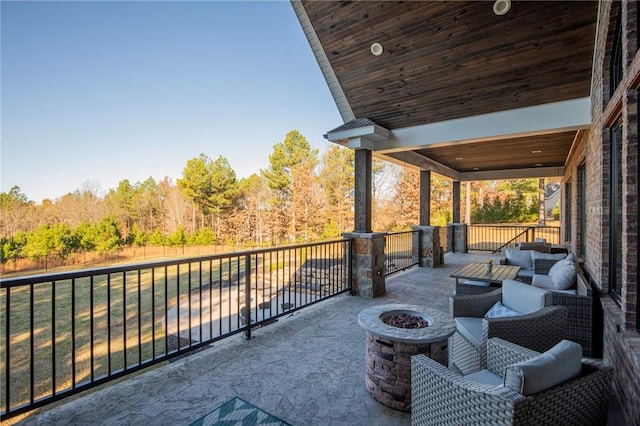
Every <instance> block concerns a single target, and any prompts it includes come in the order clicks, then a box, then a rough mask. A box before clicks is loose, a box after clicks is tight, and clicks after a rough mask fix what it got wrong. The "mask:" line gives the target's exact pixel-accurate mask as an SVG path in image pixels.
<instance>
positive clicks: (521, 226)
mask: <svg viewBox="0 0 640 426" xmlns="http://www.w3.org/2000/svg"><path fill="white" fill-rule="evenodd" d="M469 226H470V227H471V226H474V227H478V228H526V229H530V228H549V229H560V227H559V226H549V225H518V224H514V225H507V224H500V225H491V224H485V223H473V224H471V225H469Z"/></svg>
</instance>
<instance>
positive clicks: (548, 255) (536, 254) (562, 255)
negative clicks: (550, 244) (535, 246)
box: [531, 251, 567, 260]
mask: <svg viewBox="0 0 640 426" xmlns="http://www.w3.org/2000/svg"><path fill="white" fill-rule="evenodd" d="M566 257H567V254H566V253H540V252H539V251H534V252H532V253H531V258H532V259H533V260H536V259H544V260H562V259H564V258H566Z"/></svg>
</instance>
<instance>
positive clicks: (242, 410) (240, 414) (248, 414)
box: [191, 396, 291, 426]
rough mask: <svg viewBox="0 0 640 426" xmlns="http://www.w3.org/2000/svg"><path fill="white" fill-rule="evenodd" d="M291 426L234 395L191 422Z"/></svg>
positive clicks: (220, 425) (217, 425)
mask: <svg viewBox="0 0 640 426" xmlns="http://www.w3.org/2000/svg"><path fill="white" fill-rule="evenodd" d="M223 425H224V426H235V425H238V426H240V425H242V426H253V425H271V426H291V424H289V423H287V422H285V421H283V420H281V419H279V418H277V417H276V416H272V415H271V414H269V413H267V412H266V411H264V410H261V409H260V408H258V407H256V406H255V405H253V404H251V403H249V402H247V401H245V400H244V399H242V398H239V397H237V396H236V397H234V398H231V399H230V400H228V401H227V402H225V403H224V404H222V405H221V406H219V407H218V408H216V409H215V410H213V411H212V412H210V413H209V414H207V415H206V416H204V417H201V418H199V419H198V420H196V421H195V422H193V423H191V426H223Z"/></svg>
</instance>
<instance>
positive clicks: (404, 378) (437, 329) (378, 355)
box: [358, 304, 456, 411]
mask: <svg viewBox="0 0 640 426" xmlns="http://www.w3.org/2000/svg"><path fill="white" fill-rule="evenodd" d="M402 314H405V315H409V316H417V317H421V318H422V319H424V320H425V321H426V322H427V324H428V326H427V327H423V328H398V327H394V326H391V325H388V324H385V322H384V321H383V319H384V318H387V317H389V316H397V315H402ZM358 323H359V324H360V326H361V327H362V328H364V329H365V331H366V333H367V336H366V342H367V343H366V345H367V347H366V355H365V362H366V364H367V365H366V373H365V385H366V387H367V390H368V391H369V393H370V394H371V396H372V397H373V398H374V399H375V400H376V401H378V402H380V403H381V404H384V405H386V406H387V407H389V408H393V409H396V410H400V411H411V357H412V356H413V355H417V354H425V355H427V356H428V357H430V358H432V359H434V360H436V361H438V362H439V363H441V364H442V365H445V366H446V365H447V363H448V358H449V352H448V339H449V337H450V336H451V335H452V334H453V333H454V332H455V331H456V326H455V323H454V322H453V320H452V319H451V318H450V317H449V316H448V315H445V314H444V313H441V312H438V311H435V310H432V309H429V308H425V307H424V306H418V305H405V304H393V305H378V306H372V307H370V308H367V309H364V310H363V311H361V312H360V313H359V314H358Z"/></svg>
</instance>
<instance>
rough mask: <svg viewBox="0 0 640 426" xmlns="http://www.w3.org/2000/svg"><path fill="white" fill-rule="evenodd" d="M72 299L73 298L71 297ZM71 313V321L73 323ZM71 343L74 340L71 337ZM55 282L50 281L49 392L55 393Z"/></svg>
mask: <svg viewBox="0 0 640 426" xmlns="http://www.w3.org/2000/svg"><path fill="white" fill-rule="evenodd" d="M71 300H72V301H73V298H72V299H71ZM73 318H74V317H73V315H72V316H71V322H72V323H73V322H74V321H73ZM71 342H72V344H73V342H74V340H73V338H72V339H71ZM56 375H57V372H56V282H55V281H52V282H51V393H52V394H53V395H55V394H56Z"/></svg>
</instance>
